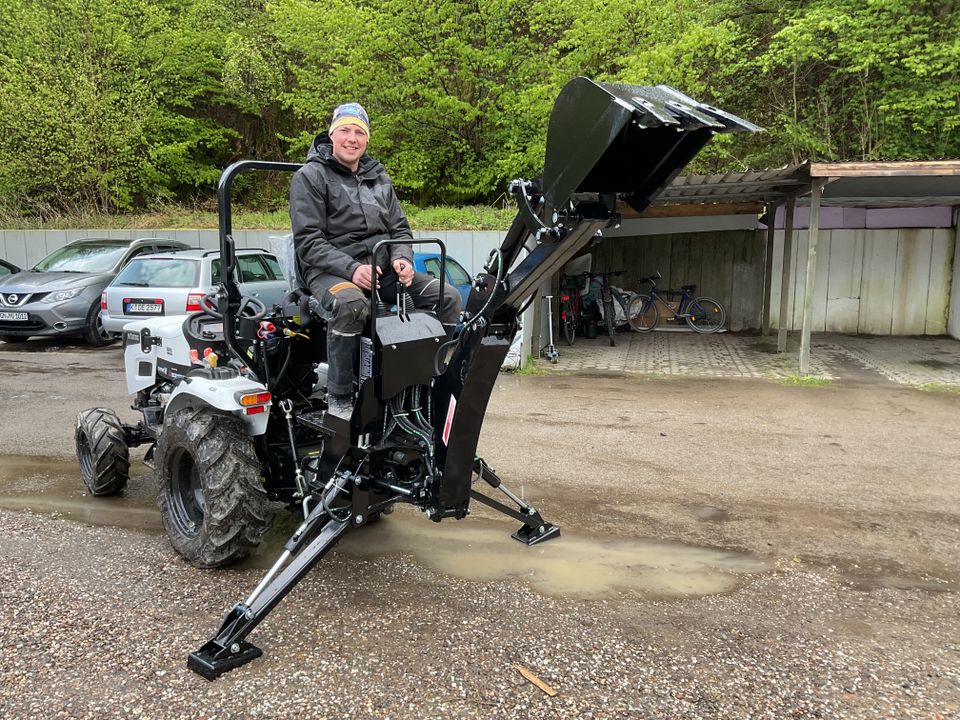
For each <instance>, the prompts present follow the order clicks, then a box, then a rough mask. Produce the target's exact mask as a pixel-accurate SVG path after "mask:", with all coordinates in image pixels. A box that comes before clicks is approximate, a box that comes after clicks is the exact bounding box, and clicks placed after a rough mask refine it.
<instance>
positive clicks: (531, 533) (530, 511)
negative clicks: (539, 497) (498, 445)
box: [470, 458, 560, 545]
mask: <svg viewBox="0 0 960 720" xmlns="http://www.w3.org/2000/svg"><path fill="white" fill-rule="evenodd" d="M474 472H476V474H477V475H479V476H480V477H481V478H483V479H484V480H485V481H486V482H487V484H488V485H490V487H493V488H496V489H497V490H499V491H500V492H502V493H503V494H504V495H506V496H507V497H508V498H510V499H511V500H512V501H513V502H514V503H516V505H517V509H514V508H511V507H509V506H508V505H504V504H503V503H502V502H499V501H497V500H494V499H493V498H491V497H487V496H486V495H484V494H483V493H480V492H478V491H476V490H473V489H472V488H471V490H470V496H471V497H472V498H473V499H474V500H477V501H478V502H481V503H483V504H484V505H486V506H487V507H491V508H493V509H494V510H497V511H499V512H502V513H503V514H504V515H509V516H510V517H512V518H516V519H517V520H519V521H520V522H522V523H523V527H521V528H520V529H519V530H517V531H516V532H515V533H513V535H511V537H512V538H513V539H514V540H518V541H519V542H522V543H523V544H524V545H538V544H539V543H542V542H546V541H547V540H552V539H553V538H557V537H560V528H558V527H557V526H556V525H553V524H551V523H548V522H547V521H546V520H544V519H543V518H542V517H541V516H540V513H539V512H538V511H537V509H536V508H534V507H533V506H532V505H528V504H527V503H525V502H524V501H523V500H521V499H520V498H518V497H517V496H516V495H514V494H513V493H512V492H510V490H509V489H508V488H507V487H506V486H505V485H504V484H503V481H502V480H500V478H499V476H498V475H497V474H496V473H495V472H494V471H493V470H492V469H490V467H489V466H488V465H487V464H486V463H485V462H484V461H483V460H482V459H481V458H477V459H476V462H475V463H474Z"/></svg>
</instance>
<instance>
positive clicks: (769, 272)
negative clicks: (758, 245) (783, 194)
mask: <svg viewBox="0 0 960 720" xmlns="http://www.w3.org/2000/svg"><path fill="white" fill-rule="evenodd" d="M776 221H777V206H776V205H767V250H766V254H765V255H764V267H763V295H762V297H761V308H762V310H761V313H760V334H761V335H762V336H764V337H766V336H767V335H769V334H770V303H771V301H772V298H771V293H772V292H773V240H774V236H775V234H776V226H777V222H776Z"/></svg>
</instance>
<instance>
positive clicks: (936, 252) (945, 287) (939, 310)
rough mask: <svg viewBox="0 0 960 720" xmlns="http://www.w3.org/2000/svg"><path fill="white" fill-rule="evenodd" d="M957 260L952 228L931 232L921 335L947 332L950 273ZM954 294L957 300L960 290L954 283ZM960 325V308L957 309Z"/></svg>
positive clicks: (959, 297)
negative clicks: (925, 302) (923, 321)
mask: <svg viewBox="0 0 960 720" xmlns="http://www.w3.org/2000/svg"><path fill="white" fill-rule="evenodd" d="M954 265H957V261H956V232H955V231H954V230H953V229H952V228H938V229H936V230H934V231H933V243H932V246H931V249H930V281H929V284H928V286H927V317H926V323H925V325H924V330H923V332H924V333H925V334H927V335H944V334H946V333H947V321H948V318H949V313H950V271H951V269H952V267H953V266H954ZM954 288H955V295H956V298H957V300H960V288H958V287H957V285H956V284H954ZM957 314H958V317H957V321H958V322H960V307H958V309H957Z"/></svg>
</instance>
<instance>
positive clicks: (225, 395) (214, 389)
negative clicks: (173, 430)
mask: <svg viewBox="0 0 960 720" xmlns="http://www.w3.org/2000/svg"><path fill="white" fill-rule="evenodd" d="M265 392H267V388H266V387H265V386H264V385H262V384H261V383H258V382H255V381H253V380H251V379H249V378H245V377H241V376H236V377H232V378H206V377H196V376H193V377H189V376H188V377H186V378H184V379H183V380H182V381H181V382H180V384H179V385H177V387H176V389H175V390H174V391H173V393H172V394H171V395H170V401H169V402H168V403H167V407H166V410H165V411H164V414H165V415H166V416H168V417H172V416H173V414H174V413H175V412H177V411H178V410H182V409H183V408H194V407H211V408H214V409H216V410H220V411H223V412H226V413H230V414H231V415H235V416H236V417H238V418H240V421H241V422H242V423H243V425H244V428H245V429H246V430H247V432H248V433H249V434H250V435H251V436H254V435H263V434H264V433H265V432H266V431H267V420H268V419H269V417H270V405H271V404H272V401H268V402H267V403H259V404H256V405H251V406H247V407H244V406H243V405H241V404H240V396H241V395H249V394H257V393H265ZM259 408H263V409H262V410H260V409H259ZM251 411H252V412H251Z"/></svg>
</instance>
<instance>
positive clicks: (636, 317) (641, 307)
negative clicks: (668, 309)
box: [627, 295, 660, 333]
mask: <svg viewBox="0 0 960 720" xmlns="http://www.w3.org/2000/svg"><path fill="white" fill-rule="evenodd" d="M627 320H628V321H629V323H630V328H631V329H632V330H634V331H635V332H640V333H645V332H650V331H651V330H653V329H654V328H655V327H656V326H657V323H658V322H659V321H660V311H659V310H657V304H656V303H655V302H654V301H653V298H652V297H651V296H650V295H635V296H634V297H633V299H632V300H631V301H630V305H629V306H628V308H627Z"/></svg>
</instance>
